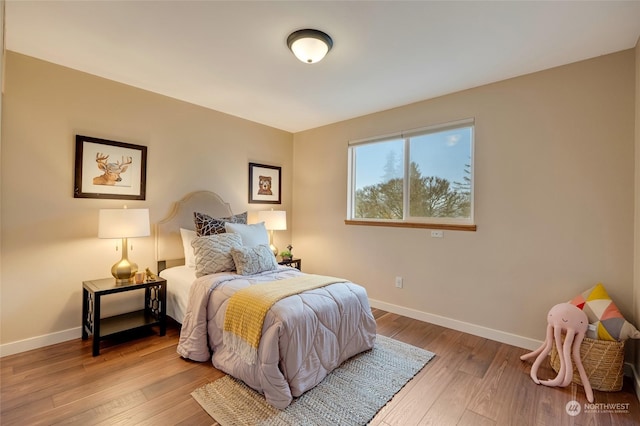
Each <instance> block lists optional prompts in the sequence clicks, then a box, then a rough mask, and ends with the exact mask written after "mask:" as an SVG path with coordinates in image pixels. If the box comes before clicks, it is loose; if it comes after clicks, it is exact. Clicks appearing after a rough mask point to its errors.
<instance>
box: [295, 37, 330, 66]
mask: <svg viewBox="0 0 640 426" xmlns="http://www.w3.org/2000/svg"><path fill="white" fill-rule="evenodd" d="M287 46H289V49H291V51H292V52H293V54H294V55H296V58H298V59H300V60H301V61H302V62H304V63H306V64H314V63H316V62H319V61H321V60H322V58H324V57H325V55H326V54H327V53H328V52H329V50H331V48H332V47H333V40H332V39H331V37H329V35H328V34H326V33H324V32H322V31H318V30H311V29H304V30H298V31H295V32H293V33H291V34H290V35H289V37H288V38H287Z"/></svg>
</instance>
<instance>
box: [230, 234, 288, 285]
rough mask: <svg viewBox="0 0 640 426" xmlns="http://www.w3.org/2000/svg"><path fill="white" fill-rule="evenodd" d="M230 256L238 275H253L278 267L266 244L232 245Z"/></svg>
mask: <svg viewBox="0 0 640 426" xmlns="http://www.w3.org/2000/svg"><path fill="white" fill-rule="evenodd" d="M227 235H235V234H227ZM231 257H233V263H235V265H236V271H237V272H238V273H239V274H240V275H253V274H257V273H260V272H266V271H273V270H276V269H278V262H276V257H275V256H274V255H273V253H272V252H271V249H270V248H269V246H268V245H266V244H261V245H258V246H255V247H244V246H243V247H239V248H236V247H233V248H231Z"/></svg>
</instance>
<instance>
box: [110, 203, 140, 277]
mask: <svg viewBox="0 0 640 426" xmlns="http://www.w3.org/2000/svg"><path fill="white" fill-rule="evenodd" d="M150 234H151V232H150V226H149V209H128V208H126V206H125V208H123V209H101V210H100V213H99V217H98V238H122V259H120V261H119V262H116V263H115V264H114V265H113V266H112V267H111V274H112V275H113V276H114V277H115V279H116V283H117V284H125V283H129V282H131V281H132V278H133V276H134V275H135V274H136V272H138V265H136V264H135V263H133V262H130V261H129V259H128V256H129V251H128V242H127V239H128V238H136V237H148V236H149V235H150ZM116 247H117V246H116Z"/></svg>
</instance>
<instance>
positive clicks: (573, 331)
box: [520, 303, 593, 402]
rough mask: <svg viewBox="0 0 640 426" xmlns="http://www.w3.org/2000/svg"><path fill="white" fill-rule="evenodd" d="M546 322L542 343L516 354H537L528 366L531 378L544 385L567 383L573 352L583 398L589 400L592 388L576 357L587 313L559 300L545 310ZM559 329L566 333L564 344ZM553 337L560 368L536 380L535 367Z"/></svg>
mask: <svg viewBox="0 0 640 426" xmlns="http://www.w3.org/2000/svg"><path fill="white" fill-rule="evenodd" d="M547 323H548V325H547V337H546V339H545V341H544V343H543V344H542V346H540V347H539V348H538V349H536V350H535V351H533V352H530V353H528V354H526V355H522V356H521V357H520V359H521V360H523V361H525V360H528V359H531V358H533V357H537V358H536V360H535V361H534V363H533V365H532V366H531V378H532V379H533V381H534V382H535V383H536V384H542V385H545V386H561V387H565V386H568V385H569V383H571V380H572V379H573V365H572V364H571V355H572V354H573V359H574V360H575V363H576V367H577V368H578V372H579V373H580V379H581V380H582V385H583V386H584V392H585V394H586V396H587V400H588V401H589V402H593V390H592V389H591V384H590V383H589V378H588V377H587V372H586V371H585V369H584V366H583V365H582V360H581V359H580V344H581V343H582V340H583V339H584V335H585V333H586V332H587V327H588V326H589V320H588V319H587V315H586V314H585V313H584V312H583V311H582V310H581V309H580V308H578V307H576V306H575V305H572V304H570V303H559V304H557V305H555V306H554V307H553V308H551V310H550V311H549V315H548V316H547ZM563 332H565V333H566V337H565V339H564V345H563V344H562V339H561V337H562V333H563ZM554 337H555V344H556V349H557V351H558V356H559V357H560V371H558V375H557V376H556V378H555V379H549V380H539V379H538V367H540V364H542V361H544V359H545V357H546V356H547V355H549V352H551V348H552V347H553V342H554Z"/></svg>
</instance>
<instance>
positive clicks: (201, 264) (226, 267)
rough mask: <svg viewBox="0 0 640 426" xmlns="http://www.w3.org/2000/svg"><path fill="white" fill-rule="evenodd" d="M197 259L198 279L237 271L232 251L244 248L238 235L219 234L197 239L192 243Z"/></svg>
mask: <svg viewBox="0 0 640 426" xmlns="http://www.w3.org/2000/svg"><path fill="white" fill-rule="evenodd" d="M191 245H192V246H193V251H194V253H195V257H196V277H198V278H199V277H202V276H205V275H209V274H215V273H217V272H226V271H233V270H235V269H236V267H235V264H234V263H233V257H231V249H233V248H241V247H242V238H241V237H240V235H238V234H218V235H206V236H203V237H196V238H195V239H194V240H193V241H192V242H191Z"/></svg>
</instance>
